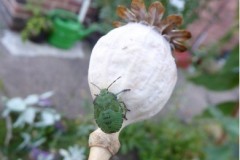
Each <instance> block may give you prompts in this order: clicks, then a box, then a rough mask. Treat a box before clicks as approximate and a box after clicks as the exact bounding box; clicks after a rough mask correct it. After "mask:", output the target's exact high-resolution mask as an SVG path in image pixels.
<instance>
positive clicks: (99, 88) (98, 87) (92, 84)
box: [91, 82, 101, 91]
mask: <svg viewBox="0 0 240 160" xmlns="http://www.w3.org/2000/svg"><path fill="white" fill-rule="evenodd" d="M91 84H92V85H93V86H95V87H96V88H97V89H99V91H100V90H101V88H100V87H98V86H97V85H96V84H94V83H92V82H91Z"/></svg>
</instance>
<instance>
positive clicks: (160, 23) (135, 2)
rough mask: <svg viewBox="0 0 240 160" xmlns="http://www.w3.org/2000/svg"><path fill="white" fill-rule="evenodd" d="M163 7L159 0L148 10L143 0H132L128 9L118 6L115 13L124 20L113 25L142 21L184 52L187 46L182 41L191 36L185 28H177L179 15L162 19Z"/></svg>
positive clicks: (118, 25) (175, 47)
mask: <svg viewBox="0 0 240 160" xmlns="http://www.w3.org/2000/svg"><path fill="white" fill-rule="evenodd" d="M164 11H165V8H164V6H163V5H162V3H161V2H158V1H156V2H153V3H152V4H151V5H150V6H149V8H148V10H147V9H146V6H145V4H144V2H143V0H132V3H131V7H130V9H128V8H126V7H125V6H118V8H117V14H118V16H119V17H120V18H121V19H123V21H124V22H119V21H116V22H114V23H113V24H114V26H115V27H120V26H122V25H125V24H126V23H131V22H133V23H134V22H135V23H142V24H146V25H149V26H153V27H154V28H155V29H156V30H157V31H158V32H159V33H160V34H162V35H163V36H164V37H165V38H166V39H167V41H169V43H170V45H171V48H172V49H173V50H176V51H180V52H184V51H185V50H186V49H187V48H186V47H185V45H184V44H183V43H184V41H186V40H187V39H189V38H191V33H190V32H188V31H187V30H179V29H177V27H179V26H180V25H181V24H182V22H183V18H182V17H181V16H179V15H169V16H167V17H166V18H165V19H163V14H164Z"/></svg>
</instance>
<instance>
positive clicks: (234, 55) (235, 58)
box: [221, 45, 239, 72]
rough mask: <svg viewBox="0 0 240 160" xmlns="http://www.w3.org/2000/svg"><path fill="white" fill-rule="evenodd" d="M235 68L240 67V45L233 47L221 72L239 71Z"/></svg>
mask: <svg viewBox="0 0 240 160" xmlns="http://www.w3.org/2000/svg"><path fill="white" fill-rule="evenodd" d="M235 69H239V45H238V46H236V47H235V48H234V49H233V51H232V52H231V54H230V55H229V57H228V60H227V62H226V63H225V65H224V67H223V69H222V71H221V72H238V71H236V70H235Z"/></svg>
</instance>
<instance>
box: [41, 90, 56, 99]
mask: <svg viewBox="0 0 240 160" xmlns="http://www.w3.org/2000/svg"><path fill="white" fill-rule="evenodd" d="M53 94H54V92H53V91H48V92H45V93H43V94H41V95H40V96H39V98H40V99H48V98H50V97H52V96H53Z"/></svg>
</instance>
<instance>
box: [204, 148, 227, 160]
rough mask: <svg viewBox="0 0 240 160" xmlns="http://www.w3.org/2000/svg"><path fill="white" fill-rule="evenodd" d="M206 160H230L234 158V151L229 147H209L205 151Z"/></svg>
mask: <svg viewBox="0 0 240 160" xmlns="http://www.w3.org/2000/svg"><path fill="white" fill-rule="evenodd" d="M205 152H206V155H207V156H206V160H230V159H231V158H230V157H231V156H232V150H231V149H229V146H228V145H225V146H221V147H216V146H208V147H206V149H205Z"/></svg>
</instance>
